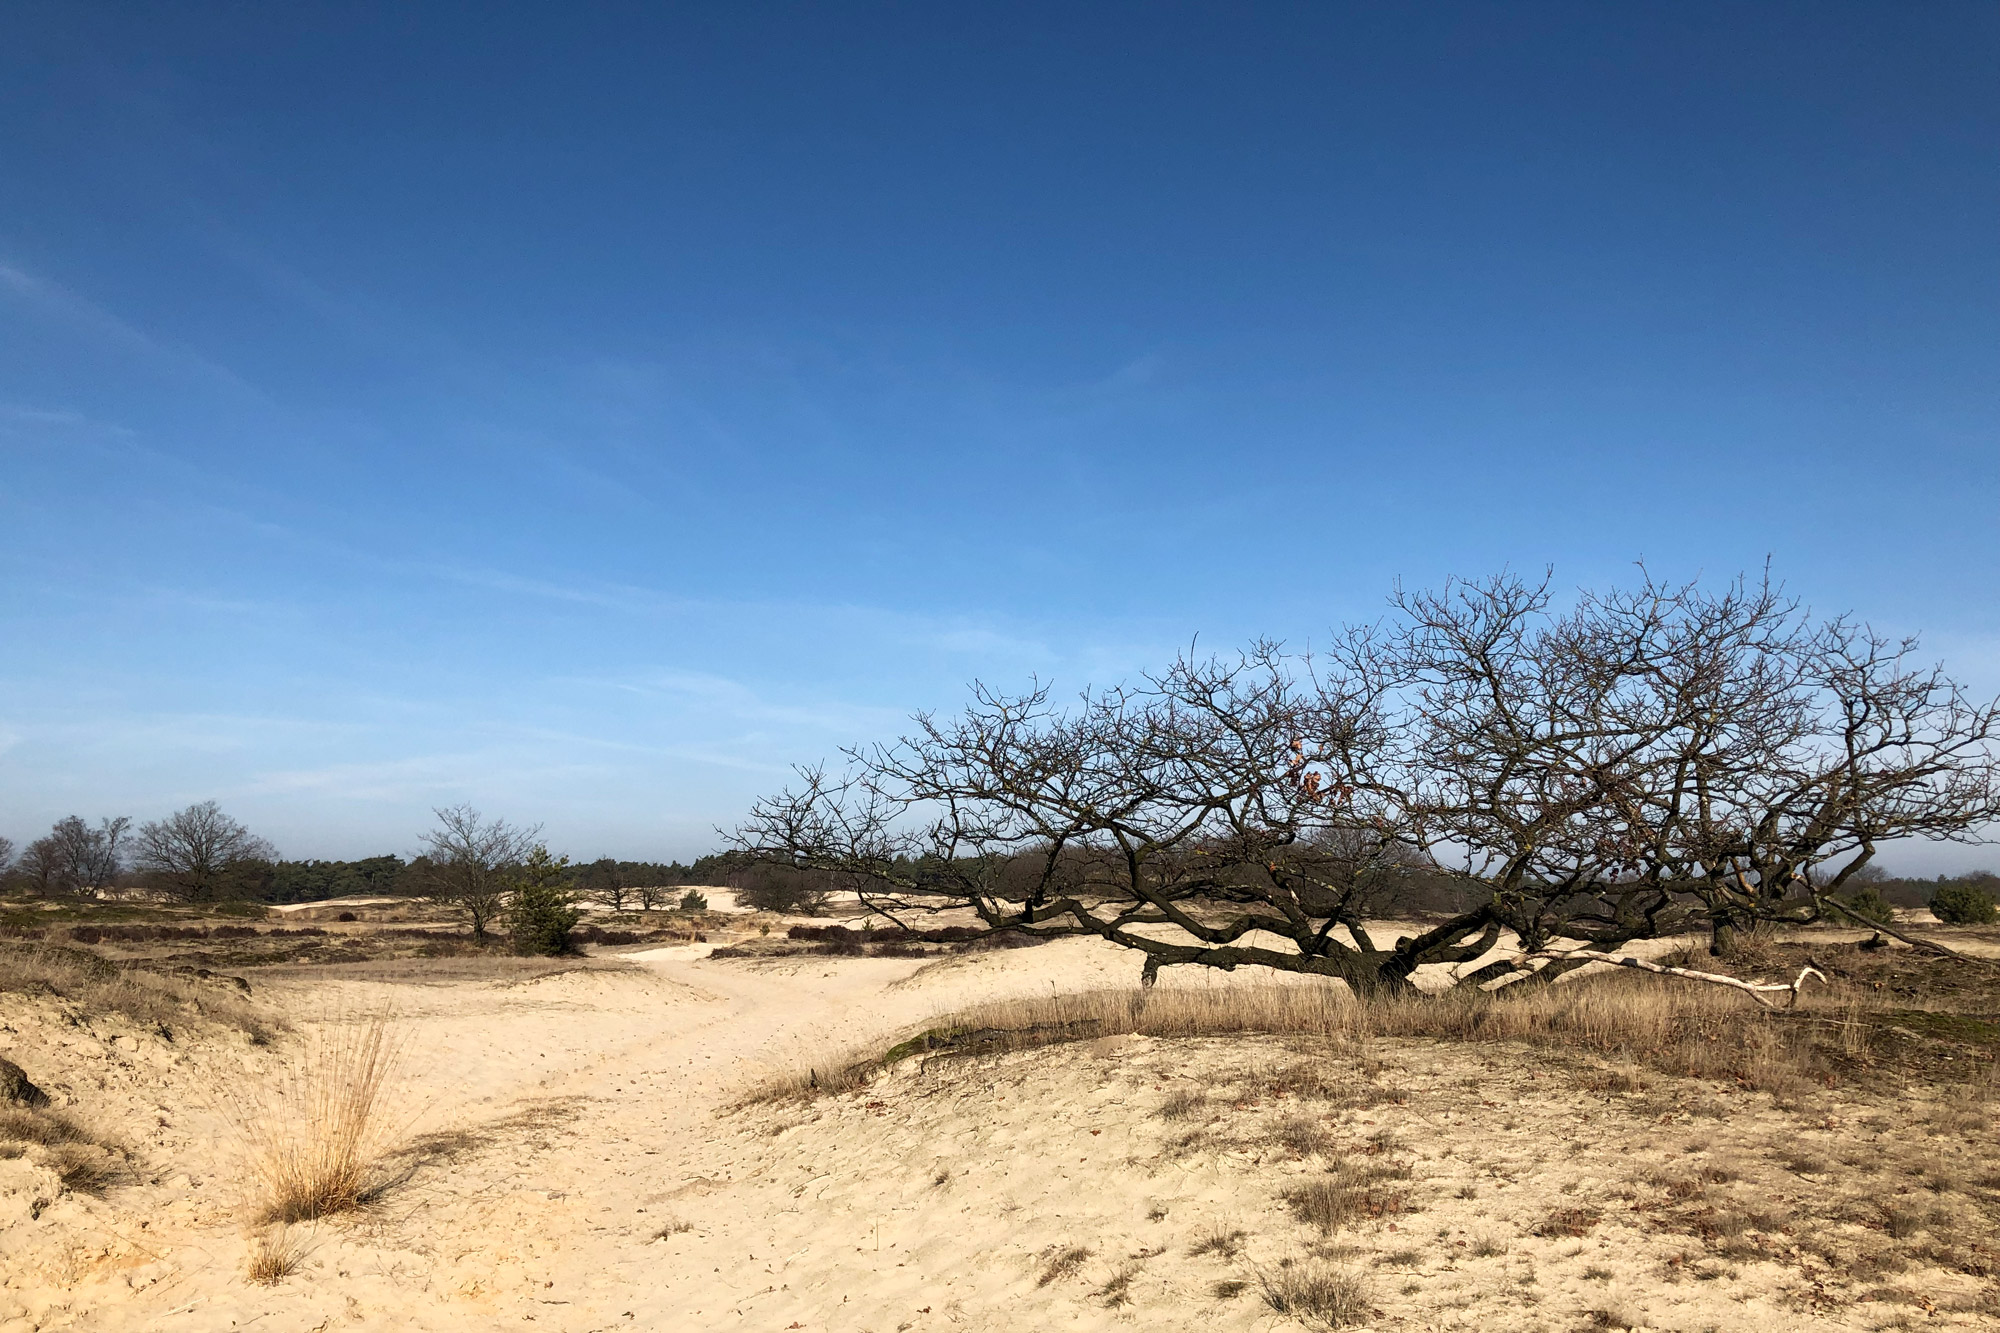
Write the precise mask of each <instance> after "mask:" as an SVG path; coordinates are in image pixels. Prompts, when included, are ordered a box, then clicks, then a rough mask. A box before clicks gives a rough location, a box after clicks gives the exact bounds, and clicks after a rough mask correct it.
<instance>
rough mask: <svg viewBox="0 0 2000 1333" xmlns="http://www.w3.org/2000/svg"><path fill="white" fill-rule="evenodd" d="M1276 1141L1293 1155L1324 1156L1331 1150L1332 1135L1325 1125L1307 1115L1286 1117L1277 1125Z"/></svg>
mask: <svg viewBox="0 0 2000 1333" xmlns="http://www.w3.org/2000/svg"><path fill="white" fill-rule="evenodd" d="M1275 1137H1276V1139H1277V1141H1278V1143H1279V1144H1280V1145H1281V1146H1282V1147H1283V1148H1284V1149H1285V1151H1286V1152H1288V1153H1290V1154H1292V1156H1294V1157H1324V1156H1328V1155H1330V1154H1331V1153H1332V1152H1333V1135H1331V1134H1329V1133H1327V1131H1326V1126H1325V1125H1322V1124H1321V1123H1320V1122H1319V1121H1317V1120H1314V1119H1311V1118H1310V1117H1308V1116H1302V1115H1295V1116H1290V1117H1287V1118H1286V1120H1285V1121H1284V1123H1283V1124H1281V1125H1279V1126H1278V1132H1277V1134H1276V1135H1275Z"/></svg>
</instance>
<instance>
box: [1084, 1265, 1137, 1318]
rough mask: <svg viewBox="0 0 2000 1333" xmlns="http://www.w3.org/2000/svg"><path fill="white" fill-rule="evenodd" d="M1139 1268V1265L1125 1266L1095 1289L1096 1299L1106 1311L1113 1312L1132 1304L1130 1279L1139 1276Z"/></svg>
mask: <svg viewBox="0 0 2000 1333" xmlns="http://www.w3.org/2000/svg"><path fill="white" fill-rule="evenodd" d="M1140 1268H1141V1265H1139V1264H1126V1265H1125V1266H1124V1267H1123V1268H1120V1269H1119V1270H1118V1271H1117V1272H1116V1273H1113V1274H1112V1275H1111V1280H1110V1281H1109V1282H1106V1283H1105V1284H1104V1285H1103V1286H1101V1287H1099V1288H1098V1289H1097V1291H1096V1293H1095V1294H1096V1296H1097V1299H1099V1300H1100V1301H1103V1302H1104V1305H1105V1308H1106V1309H1111V1310H1115V1309H1117V1308H1118V1307H1119V1306H1121V1305H1130V1304H1131V1303H1132V1279H1133V1278H1135V1277H1137V1276H1139V1269H1140Z"/></svg>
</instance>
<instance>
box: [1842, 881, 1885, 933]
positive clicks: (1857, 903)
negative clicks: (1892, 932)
mask: <svg viewBox="0 0 2000 1333" xmlns="http://www.w3.org/2000/svg"><path fill="white" fill-rule="evenodd" d="M1845 905H1846V907H1847V910H1848V911H1850V912H1852V913H1854V915H1856V916H1859V917H1866V918H1867V919H1868V920H1870V921H1879V922H1881V923H1882V924H1883V925H1885V926H1887V925H1891V924H1893V923H1894V922H1895V920H1896V912H1895V909H1894V908H1892V907H1890V906H1889V904H1888V902H1887V901H1886V900H1885V899H1884V898H1883V897H1882V894H1881V893H1880V891H1878V890H1877V889H1876V888H1875V886H1874V885H1872V884H1871V885H1869V886H1868V887H1867V888H1865V889H1863V890H1861V891H1860V892H1859V893H1855V894H1850V895H1849V896H1848V898H1847V900H1846V904H1845Z"/></svg>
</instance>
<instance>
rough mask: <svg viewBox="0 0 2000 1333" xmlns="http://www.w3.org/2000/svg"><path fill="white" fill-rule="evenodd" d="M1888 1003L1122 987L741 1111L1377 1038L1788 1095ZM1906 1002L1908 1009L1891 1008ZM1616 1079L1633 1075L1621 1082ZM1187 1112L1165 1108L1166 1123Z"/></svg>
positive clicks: (1621, 991) (1613, 983)
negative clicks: (1166, 1053) (1253, 1042)
mask: <svg viewBox="0 0 2000 1333" xmlns="http://www.w3.org/2000/svg"><path fill="white" fill-rule="evenodd" d="M1898 1003H1899V1001H1897V1000H1896V999H1895V997H1893V996H1890V995H1886V994H1884V993H1880V992H1870V991H1864V990H1862V989H1861V988H1860V987H1858V986H1842V987H1839V988H1837V989H1835V990H1832V991H1826V990H1821V991H1815V992H1812V993H1809V994H1808V995H1806V996H1805V997H1804V998H1802V999H1801V1001H1800V1003H1799V1004H1798V1006H1797V1007H1796V1008H1792V1009H1786V1010H1776V1011H1774V1010H1766V1009H1761V1008H1758V1007H1757V1006H1756V1005H1754V1004H1752V1003H1750V1002H1749V1001H1747V1000H1746V999H1745V998H1744V997H1743V996H1742V995H1740V994H1738V993H1736V992H1734V991H1729V990H1724V989H1721V988H1718V987H1708V986H1703V985H1700V984H1697V983H1689V982H1679V981H1672V980H1664V979H1662V978H1659V977H1654V976H1635V975H1633V974H1630V973H1625V972H1610V973H1604V974H1599V975H1589V976H1579V977H1576V978H1573V979H1570V980H1566V981H1564V982H1561V983H1559V984H1556V985H1553V986H1546V985H1535V984H1529V985H1517V986H1510V987H1506V988H1504V989H1502V990H1500V991H1498V992H1484V991H1476V990H1475V991H1452V992H1448V993H1446V994H1444V995H1437V996H1397V997H1384V998H1374V999H1360V998H1356V997H1355V996H1354V995H1353V994H1352V993H1350V992H1349V991H1347V990H1346V989H1345V988H1344V987H1341V986H1339V985H1337V984H1331V983H1330V984H1327V985H1324V986H1299V985H1289V986H1217V987H1207V988H1187V989H1179V988H1175V989H1168V988H1164V987H1162V988H1155V989H1153V990H1141V989H1138V988H1133V989H1118V990H1095V991H1083V992H1077V993H1073V994H1067V995H1065V994H1054V995H1044V996H1035V997H1030V998H1024V999H1015V1000H1005V1001H998V1002H994V1003H991V1004H985V1005H980V1006H976V1007H974V1008H970V1009H966V1010H961V1011H959V1012H956V1013H952V1014H949V1015H947V1016H944V1017H942V1018H940V1019H937V1020H934V1021H933V1022H932V1023H931V1024H930V1025H928V1026H927V1027H926V1028H925V1030H924V1031H923V1032H921V1033H919V1034H918V1035H917V1036H915V1037H912V1038H910V1039H908V1040H906V1041H903V1042H901V1043H899V1044H897V1045H895V1046H893V1047H891V1048H890V1049H889V1050H888V1051H887V1052H886V1053H885V1054H881V1055H865V1056H863V1055H850V1056H848V1057H847V1058H844V1059H842V1058H834V1059H829V1060H827V1061H826V1062H825V1063H824V1064H817V1065H815V1066H814V1067H812V1068H810V1069H807V1070H804V1071H800V1072H798V1073H795V1074H792V1075H787V1076H784V1077H781V1078H778V1079H775V1080H772V1081H770V1082H768V1083H766V1084H764V1085H763V1086H761V1087H760V1088H758V1089H757V1090H755V1091H754V1092H753V1093H752V1094H751V1095H750V1096H749V1097H748V1098H746V1102H758V1101H771V1100H803V1099H810V1098H812V1097H815V1096H818V1095H821V1094H824V1093H835V1092H844V1091H851V1090H853V1089H855V1088H857V1087H860V1086H862V1085H863V1084H865V1083H866V1081H867V1080H868V1078H869V1077H870V1076H871V1075H872V1073H873V1072H874V1071H875V1070H877V1069H879V1068H881V1067H883V1066H884V1065H887V1064H893V1063H895V1062H897V1061H899V1060H902V1059H905V1058H910V1057H924V1058H930V1059H937V1058H955V1057H964V1056H975V1055H992V1054H1003V1053H1006V1052H1009V1051H1021V1050H1030V1049H1034V1048H1037V1047H1042V1046H1050V1045H1057V1044H1060V1043H1064V1042H1072V1041H1080V1040H1090V1039H1095V1038H1101V1037H1110V1036H1121V1035H1139V1036H1146V1037H1156V1038H1196V1037H1223V1036H1233V1035H1239V1034H1243V1035H1248V1034H1261V1035H1273V1036H1295V1037H1310V1038H1316V1039H1320V1040H1324V1041H1327V1042H1329V1043H1332V1044H1334V1045H1335V1046H1338V1047H1354V1046H1358V1045H1361V1044H1364V1043H1367V1042H1369V1041H1372V1040H1374V1039H1377V1038H1422V1039H1432V1040H1440V1041H1452V1042H1521V1043H1525V1044H1528V1045H1534V1046H1550V1047H1560V1048H1562V1049H1564V1050H1570V1051H1579V1052H1588V1053H1590V1054H1592V1055H1595V1056H1599V1057H1602V1058H1605V1059H1608V1060H1612V1061H1616V1062H1618V1063H1620V1064H1621V1065H1623V1066H1625V1067H1627V1069H1631V1068H1635V1067H1646V1068H1651V1069H1654V1070H1657V1071H1660V1072H1662V1073H1666V1074H1672V1075H1678V1076H1687V1077H1701V1078H1716V1079H1727V1080H1730V1081H1733V1082H1735V1083H1738V1084H1739V1085H1742V1086H1746V1087H1750V1088H1757V1089H1762V1090H1765V1091H1769V1092H1772V1093H1774V1094H1777V1095H1780V1096H1799V1095H1803V1094H1805V1093H1807V1092H1809V1091H1810V1090H1811V1089H1812V1088H1814V1087H1816V1086H1824V1085H1826V1084H1828V1083H1829V1082H1831V1081H1833V1080H1834V1078H1835V1077H1836V1074H1837V1071H1839V1070H1840V1069H1841V1068H1843V1067H1847V1066H1852V1065H1853V1064H1855V1063H1856V1062H1857V1061H1862V1060H1865V1057H1866V1056H1867V1053H1868V1050H1869V1046H1870V1043H1871V1041H1872V1040H1874V1038H1875V1035H1876V1034H1878V1033H1879V1032H1880V1031H1882V1030H1883V1029H1884V1028H1885V1027H1886V1023H1885V1022H1884V1016H1885V1015H1887V1014H1890V1013H1894V1014H1901V1013H1902V1012H1903V1011H1902V1010H1899V1009H1897V1008H1896V1005H1897V1004H1898ZM1900 1003H1905V1004H1906V1003H1907V1001H1900ZM1624 1077H1625V1078H1627V1079H1630V1078H1631V1077H1632V1076H1631V1075H1630V1074H1629V1073H1627V1074H1625V1075H1624ZM1192 1109H1193V1108H1192V1106H1182V1105H1179V1104H1176V1105H1175V1106H1174V1107H1173V1108H1172V1109H1171V1110H1169V1111H1165V1112H1164V1113H1165V1114H1169V1115H1181V1114H1186V1113H1188V1112H1189V1111H1190V1110H1192Z"/></svg>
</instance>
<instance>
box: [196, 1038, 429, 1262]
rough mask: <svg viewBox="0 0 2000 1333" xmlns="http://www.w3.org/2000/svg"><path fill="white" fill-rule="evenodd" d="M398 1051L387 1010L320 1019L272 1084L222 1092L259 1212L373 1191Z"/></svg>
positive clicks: (291, 1218) (333, 1206) (265, 1215)
mask: <svg viewBox="0 0 2000 1333" xmlns="http://www.w3.org/2000/svg"><path fill="white" fill-rule="evenodd" d="M401 1052H402V1033H401V1031H400V1029H399V1028H398V1025H397V1023H396V1020H395V1018H394V1017H393V1016H392V1015H389V1014H386V1013H376V1014H372V1015H369V1016H366V1017H363V1018H360V1019H355V1020H348V1021H334V1022H328V1023H324V1024H321V1025H319V1026H318V1027H317V1028H315V1029H314V1030H313V1031H312V1032H311V1033H310V1034H309V1035H308V1036H307V1038H306V1039H305V1041H304V1043H303V1044H302V1045H301V1046H300V1047H299V1049H298V1050H296V1051H295V1052H293V1053H292V1054H291V1056H290V1058H289V1060H288V1061H287V1064H286V1067H285V1068H284V1070H283V1072H282V1074H281V1075H280V1077H279V1078H278V1080H277V1081H276V1082H275V1084H273V1085H271V1086H269V1087H267V1088H263V1089H259V1090H256V1091H253V1092H251V1093H249V1094H247V1095H241V1096H235V1095H232V1096H229V1097H228V1098H227V1100H228V1101H229V1103H230V1109H231V1110H232V1112H233V1118H234V1119H235V1121H236V1123H237V1126H238V1129H239V1132H240V1133H241V1135H242V1138H243V1141H244V1145H245V1147H246V1149H247V1156H248V1159H249V1165H250V1170H251V1172H252V1174H253V1175H254V1177H255V1179H256V1183H257V1185H258V1187H259V1190H260V1196H261V1197H260V1199H259V1202H258V1215H259V1218H260V1220H263V1221H266V1222H275V1223H284V1222H301V1221H308V1220H311V1219H313V1218H318V1217H325V1216H327V1215H329V1214H332V1213H338V1212H344V1211H346V1210H348V1209H352V1208H357V1207H360V1206H361V1205H362V1204H364V1203H366V1202H367V1201H368V1200H369V1199H370V1198H371V1197H372V1196H373V1194H375V1193H376V1192H377V1191H378V1190H379V1188H380V1186H381V1185H382V1183H383V1182H382V1180H381V1170H380V1163H381V1161H382V1160H383V1158H384V1157H385V1155H386V1154H387V1152H388V1150H389V1148H390V1147H391V1146H392V1144H391V1140H392V1139H393V1137H394V1134H395V1128H394V1127H393V1126H391V1125H389V1124H388V1123H387V1117H386V1112H387V1103H388V1101H389V1092H390V1089H391V1087H392V1086H393V1084H394V1082H395V1079H396V1075H397V1068H398V1063H399V1060H400V1056H401Z"/></svg>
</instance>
